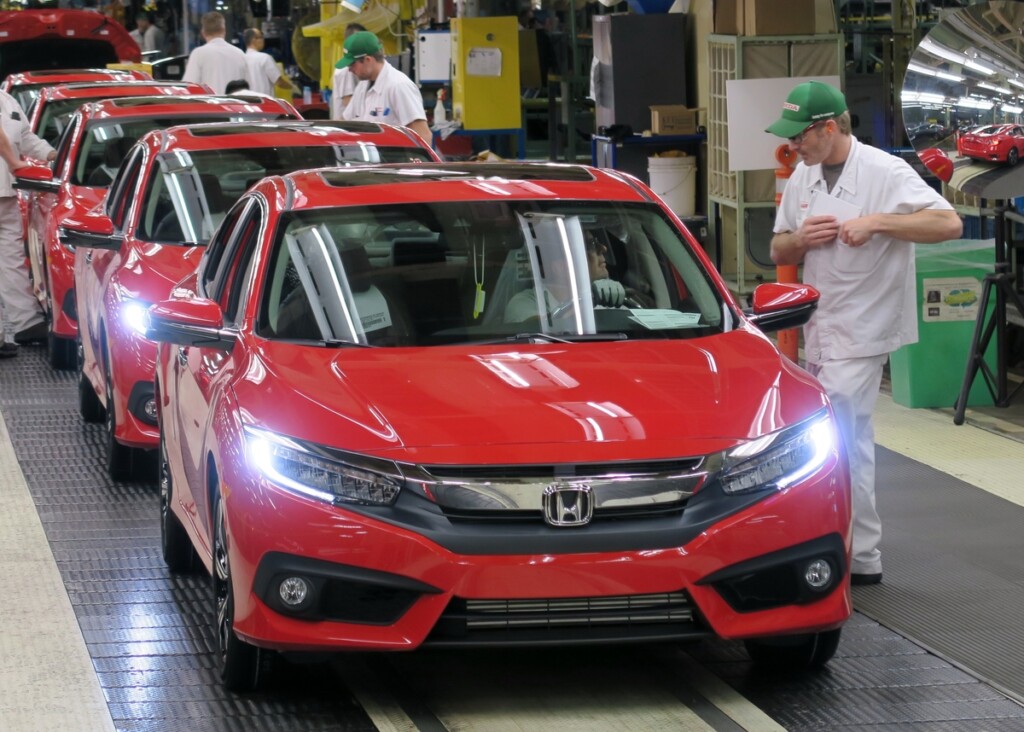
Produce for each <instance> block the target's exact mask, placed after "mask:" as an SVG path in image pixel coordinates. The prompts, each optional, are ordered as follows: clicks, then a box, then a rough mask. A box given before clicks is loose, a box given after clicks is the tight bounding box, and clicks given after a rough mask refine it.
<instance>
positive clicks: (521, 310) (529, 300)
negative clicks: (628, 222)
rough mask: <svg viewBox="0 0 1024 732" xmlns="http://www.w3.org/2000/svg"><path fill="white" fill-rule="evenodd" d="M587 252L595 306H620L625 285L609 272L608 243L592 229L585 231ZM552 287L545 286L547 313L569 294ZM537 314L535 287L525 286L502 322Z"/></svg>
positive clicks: (511, 303) (510, 321)
mask: <svg viewBox="0 0 1024 732" xmlns="http://www.w3.org/2000/svg"><path fill="white" fill-rule="evenodd" d="M584 239H585V242H586V252H587V270H588V272H589V274H590V289H591V293H592V296H593V300H594V307H603V308H620V307H623V306H624V305H625V303H626V288H625V287H624V286H623V285H622V283H621V282H618V281H616V280H614V279H612V278H611V276H610V275H609V273H608V259H607V258H608V245H607V244H605V243H603V242H602V241H600V240H599V239H598V238H597V236H596V234H595V233H594V232H592V231H585V232H584ZM553 289H554V288H552V287H545V288H544V290H543V293H544V303H545V305H546V307H547V312H549V313H554V312H556V311H557V310H558V309H559V308H560V307H562V306H563V304H564V303H565V302H566V301H567V300H569V295H568V293H564V294H565V295H566V296H565V297H560V296H559V293H557V292H554V291H553ZM536 316H537V290H536V289H535V288H532V287H531V288H528V289H526V290H522V291H521V292H518V293H516V294H515V295H513V296H512V299H511V300H509V301H508V305H506V306H505V322H507V323H520V322H522V321H524V320H529V319H530V318H531V317H536Z"/></svg>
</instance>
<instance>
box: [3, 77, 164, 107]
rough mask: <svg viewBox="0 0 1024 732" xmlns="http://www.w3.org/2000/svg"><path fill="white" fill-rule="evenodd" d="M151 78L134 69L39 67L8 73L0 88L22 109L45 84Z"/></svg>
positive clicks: (27, 105)
mask: <svg viewBox="0 0 1024 732" xmlns="http://www.w3.org/2000/svg"><path fill="white" fill-rule="evenodd" d="M152 78H153V77H151V76H150V75H149V74H147V73H146V72H145V71H138V70H135V69H131V70H126V69H41V70H39V71H21V72H18V73H15V74H9V75H8V76H7V77H5V78H4V80H3V83H2V84H0V89H2V90H3V91H5V92H7V93H8V94H10V95H11V96H12V97H14V98H15V99H16V100H18V104H20V105H21V108H22V109H23V110H28V109H30V108H31V107H32V104H33V103H34V102H35V100H36V99H38V98H39V92H40V90H41V89H42V88H43V87H46V86H55V85H56V84H73V83H75V82H80V81H103V80H109V81H132V80H136V81H146V80H152Z"/></svg>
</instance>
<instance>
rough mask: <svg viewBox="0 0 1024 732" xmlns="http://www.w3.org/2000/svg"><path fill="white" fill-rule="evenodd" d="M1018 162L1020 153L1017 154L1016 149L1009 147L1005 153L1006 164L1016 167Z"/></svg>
mask: <svg viewBox="0 0 1024 732" xmlns="http://www.w3.org/2000/svg"><path fill="white" fill-rule="evenodd" d="M1018 160H1020V153H1019V152H1017V148H1015V147H1011V148H1010V152H1008V153H1006V164H1007V165H1016V164H1017V161H1018Z"/></svg>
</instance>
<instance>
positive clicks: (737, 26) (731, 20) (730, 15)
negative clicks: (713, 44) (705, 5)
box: [714, 0, 743, 36]
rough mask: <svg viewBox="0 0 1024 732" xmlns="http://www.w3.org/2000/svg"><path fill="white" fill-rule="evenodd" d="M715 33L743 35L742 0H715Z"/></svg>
mask: <svg viewBox="0 0 1024 732" xmlns="http://www.w3.org/2000/svg"><path fill="white" fill-rule="evenodd" d="M714 27H715V33H721V34H723V35H726V36H742V35H743V0H715V25H714Z"/></svg>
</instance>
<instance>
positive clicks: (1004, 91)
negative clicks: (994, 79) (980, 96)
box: [978, 81, 1013, 94]
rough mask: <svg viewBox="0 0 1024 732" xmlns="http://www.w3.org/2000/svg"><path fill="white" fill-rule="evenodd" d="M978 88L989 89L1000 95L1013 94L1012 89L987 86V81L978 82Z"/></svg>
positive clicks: (992, 85)
mask: <svg viewBox="0 0 1024 732" xmlns="http://www.w3.org/2000/svg"><path fill="white" fill-rule="evenodd" d="M978 86H980V87H981V88H982V89H991V90H992V91H997V92H999V93H1001V94H1013V90H1012V89H1008V88H1006V87H1005V86H996V85H995V84H989V83H988V82H987V81H980V82H978Z"/></svg>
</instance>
